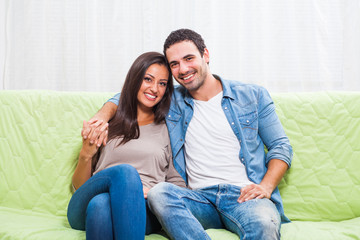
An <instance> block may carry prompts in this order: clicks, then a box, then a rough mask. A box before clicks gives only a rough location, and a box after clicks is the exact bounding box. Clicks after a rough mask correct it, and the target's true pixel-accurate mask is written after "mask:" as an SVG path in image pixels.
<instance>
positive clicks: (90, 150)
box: [79, 120, 108, 160]
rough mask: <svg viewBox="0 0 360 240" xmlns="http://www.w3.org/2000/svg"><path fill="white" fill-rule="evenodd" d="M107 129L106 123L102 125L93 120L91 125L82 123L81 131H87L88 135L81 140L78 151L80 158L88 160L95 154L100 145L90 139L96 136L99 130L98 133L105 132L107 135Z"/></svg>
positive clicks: (85, 122)
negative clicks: (80, 146) (81, 143)
mask: <svg viewBox="0 0 360 240" xmlns="http://www.w3.org/2000/svg"><path fill="white" fill-rule="evenodd" d="M107 127H108V124H107V123H106V124H103V122H102V121H99V120H94V121H93V122H91V123H89V122H87V121H85V120H84V121H83V129H88V131H89V134H88V137H87V138H85V139H84V138H83V146H82V148H81V151H80V158H82V159H89V158H92V157H93V156H94V155H95V154H96V152H97V151H98V149H99V147H100V145H99V144H97V143H96V142H94V141H92V137H93V136H95V135H97V134H98V131H99V128H100V131H102V132H106V135H107ZM79 160H80V159H79Z"/></svg>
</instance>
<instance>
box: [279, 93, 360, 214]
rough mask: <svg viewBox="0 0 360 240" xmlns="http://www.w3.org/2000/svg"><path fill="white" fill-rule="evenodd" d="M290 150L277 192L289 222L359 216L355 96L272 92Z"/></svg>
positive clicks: (358, 103) (359, 125)
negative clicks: (289, 163)
mask: <svg viewBox="0 0 360 240" xmlns="http://www.w3.org/2000/svg"><path fill="white" fill-rule="evenodd" d="M273 100H274V102H275V104H276V106H277V113H278V116H279V117H280V120H281V122H282V124H283V126H284V128H285V132H286V133H287V135H288V137H289V139H290V143H291V145H292V146H293V150H294V158H293V162H292V167H291V168H290V170H289V171H288V172H287V174H286V176H285V177H284V179H283V180H282V182H281V184H280V186H279V188H280V191H281V196H282V198H283V202H284V208H285V214H286V215H287V216H288V217H289V218H290V219H291V220H312V221H326V220H332V221H340V220H346V219H351V218H354V217H360V92H356V93H355V92H314V93H297V94H294V93H286V94H274V95H273Z"/></svg>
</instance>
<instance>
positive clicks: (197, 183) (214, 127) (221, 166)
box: [185, 92, 252, 189]
mask: <svg viewBox="0 0 360 240" xmlns="http://www.w3.org/2000/svg"><path fill="white" fill-rule="evenodd" d="M222 95H223V92H220V93H219V94H217V95H216V96H215V97H213V98H211V99H210V100H209V101H200V100H194V114H193V117H192V119H191V121H190V123H189V127H188V129H187V132H186V136H185V159H186V172H187V175H188V181H189V187H190V188H192V189H199V188H204V187H208V186H212V185H217V184H221V183H226V184H233V185H236V186H239V187H244V186H246V185H249V184H251V183H252V182H251V181H250V180H249V179H248V177H247V174H246V170H245V166H244V165H243V164H242V163H241V161H240V159H239V152H240V143H239V140H238V139H237V137H236V136H235V134H234V132H233V130H232V129H231V127H230V124H229V122H228V120H227V118H226V116H225V113H224V111H223V110H222V108H221V100H222Z"/></svg>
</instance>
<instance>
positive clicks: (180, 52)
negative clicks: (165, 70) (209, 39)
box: [166, 41, 209, 93]
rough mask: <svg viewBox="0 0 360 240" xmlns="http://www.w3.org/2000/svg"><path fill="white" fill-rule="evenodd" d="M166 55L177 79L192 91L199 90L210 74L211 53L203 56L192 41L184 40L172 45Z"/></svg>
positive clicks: (206, 52)
mask: <svg viewBox="0 0 360 240" xmlns="http://www.w3.org/2000/svg"><path fill="white" fill-rule="evenodd" d="M166 57H167V60H168V62H169V65H170V69H171V72H172V74H173V76H174V78H175V79H176V81H177V82H178V83H179V84H181V85H183V86H184V87H185V88H186V89H187V90H188V91H189V92H190V93H191V92H192V91H196V90H198V89H199V88H200V87H201V86H202V85H203V83H204V81H205V79H206V77H207V75H208V74H209V71H208V65H207V63H208V62H209V53H208V50H207V49H206V48H205V52H204V54H203V56H202V57H201V55H200V52H199V50H198V49H197V47H196V46H195V44H194V43H193V42H191V41H182V42H179V43H175V44H174V45H171V46H170V47H169V48H168V49H167V50H166Z"/></svg>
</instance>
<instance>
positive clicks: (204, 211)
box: [148, 183, 281, 240]
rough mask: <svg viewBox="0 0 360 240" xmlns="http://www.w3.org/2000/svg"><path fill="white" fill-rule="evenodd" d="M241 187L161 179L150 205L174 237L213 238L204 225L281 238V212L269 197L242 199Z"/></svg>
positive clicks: (244, 234) (249, 235)
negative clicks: (180, 183)
mask: <svg viewBox="0 0 360 240" xmlns="http://www.w3.org/2000/svg"><path fill="white" fill-rule="evenodd" d="M239 196H240V187H237V186H234V185H230V184H220V185H214V186H211V187H207V188H202V189H198V190H190V189H186V188H181V187H178V186H175V185H173V184H170V183H159V184H158V185H156V186H155V187H153V188H152V189H151V190H150V191H149V193H148V200H149V206H150V209H151V211H152V212H153V213H154V214H155V215H156V216H157V218H158V220H159V221H160V223H161V225H162V226H163V228H164V230H165V231H166V232H167V234H168V235H169V236H170V237H171V238H172V239H177V240H178V239H187V240H189V239H196V240H199V239H210V237H209V236H208V234H207V233H206V232H205V230H204V229H208V228H226V229H228V230H230V231H231V232H234V233H236V234H237V235H238V236H239V237H240V239H246V240H250V239H256V240H258V239H280V225H281V224H280V223H281V221H280V214H279V212H278V210H277V209H276V207H275V204H274V203H273V202H272V201H271V200H269V199H254V200H250V201H246V202H243V203H238V202H237V199H238V198H239Z"/></svg>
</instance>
